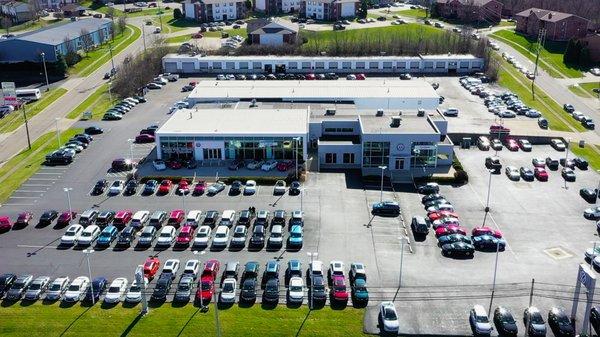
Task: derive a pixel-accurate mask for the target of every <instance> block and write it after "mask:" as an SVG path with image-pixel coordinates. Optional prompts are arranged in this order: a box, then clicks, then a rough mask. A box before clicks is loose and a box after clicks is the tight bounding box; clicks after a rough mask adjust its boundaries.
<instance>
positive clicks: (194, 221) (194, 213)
mask: <svg viewBox="0 0 600 337" xmlns="http://www.w3.org/2000/svg"><path fill="white" fill-rule="evenodd" d="M201 218H202V211H200V210H197V209H196V210H191V211H189V212H188V214H187V217H186V218H185V223H186V224H188V225H192V226H194V227H196V226H198V224H199V223H200V219H201Z"/></svg>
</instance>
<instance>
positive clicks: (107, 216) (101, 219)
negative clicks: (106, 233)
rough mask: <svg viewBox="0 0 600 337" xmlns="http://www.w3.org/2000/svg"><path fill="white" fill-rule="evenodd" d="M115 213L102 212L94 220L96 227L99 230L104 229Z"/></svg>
mask: <svg viewBox="0 0 600 337" xmlns="http://www.w3.org/2000/svg"><path fill="white" fill-rule="evenodd" d="M115 215H116V213H115V211H102V212H100V213H99V214H98V217H97V218H96V225H98V226H99V227H100V228H104V227H106V226H107V225H109V224H110V223H111V222H112V221H113V220H114V219H115Z"/></svg>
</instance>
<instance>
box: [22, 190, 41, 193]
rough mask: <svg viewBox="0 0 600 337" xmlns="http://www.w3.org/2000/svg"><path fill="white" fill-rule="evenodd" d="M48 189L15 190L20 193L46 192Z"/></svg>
mask: <svg viewBox="0 0 600 337" xmlns="http://www.w3.org/2000/svg"><path fill="white" fill-rule="evenodd" d="M46 191H47V190H44V191H30V190H15V192H19V193H46Z"/></svg>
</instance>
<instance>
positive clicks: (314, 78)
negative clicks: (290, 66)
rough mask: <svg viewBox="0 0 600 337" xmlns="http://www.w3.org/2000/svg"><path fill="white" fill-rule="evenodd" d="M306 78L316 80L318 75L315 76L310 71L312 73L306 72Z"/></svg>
mask: <svg viewBox="0 0 600 337" xmlns="http://www.w3.org/2000/svg"><path fill="white" fill-rule="evenodd" d="M304 79H305V80H309V81H310V80H316V79H317V77H316V76H315V74H312V73H310V74H306V76H305V77H304Z"/></svg>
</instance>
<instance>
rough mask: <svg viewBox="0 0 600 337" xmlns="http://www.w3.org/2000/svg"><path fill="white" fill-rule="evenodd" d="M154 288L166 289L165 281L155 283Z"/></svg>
mask: <svg viewBox="0 0 600 337" xmlns="http://www.w3.org/2000/svg"><path fill="white" fill-rule="evenodd" d="M156 289H157V290H164V289H167V283H166V282H158V284H157V285H156Z"/></svg>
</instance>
